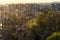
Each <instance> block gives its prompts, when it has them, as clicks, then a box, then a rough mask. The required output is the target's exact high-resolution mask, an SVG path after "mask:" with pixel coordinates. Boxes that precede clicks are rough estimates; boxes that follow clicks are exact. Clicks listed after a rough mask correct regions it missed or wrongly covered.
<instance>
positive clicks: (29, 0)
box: [0, 0, 60, 4]
mask: <svg viewBox="0 0 60 40" xmlns="http://www.w3.org/2000/svg"><path fill="white" fill-rule="evenodd" d="M45 2H48V3H49V2H60V0H0V4H11V3H45Z"/></svg>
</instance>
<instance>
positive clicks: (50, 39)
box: [47, 32, 60, 40]
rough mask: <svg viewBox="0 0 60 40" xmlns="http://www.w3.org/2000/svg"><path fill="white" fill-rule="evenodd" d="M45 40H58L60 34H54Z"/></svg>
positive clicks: (59, 39)
mask: <svg viewBox="0 0 60 40" xmlns="http://www.w3.org/2000/svg"><path fill="white" fill-rule="evenodd" d="M47 40H60V32H54V33H53V34H52V35H51V36H49V37H48V38H47Z"/></svg>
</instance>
